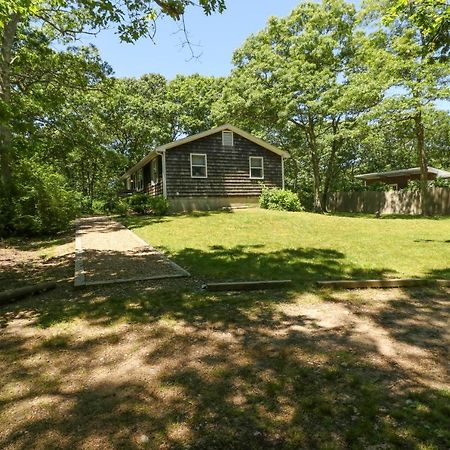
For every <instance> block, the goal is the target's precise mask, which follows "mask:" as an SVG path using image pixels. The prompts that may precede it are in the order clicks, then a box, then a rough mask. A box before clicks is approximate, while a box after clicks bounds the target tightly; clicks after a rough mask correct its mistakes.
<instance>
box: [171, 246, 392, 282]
mask: <svg viewBox="0 0 450 450" xmlns="http://www.w3.org/2000/svg"><path fill="white" fill-rule="evenodd" d="M264 247H265V246H264V245H263V244H255V245H237V246H235V247H232V248H226V247H223V246H220V245H214V246H211V247H209V250H208V251H202V250H199V249H194V248H186V249H183V250H182V251H180V252H178V253H176V254H174V255H173V259H174V260H175V261H176V262H177V263H178V264H180V265H181V266H182V267H184V268H186V269H187V270H188V271H190V272H191V273H192V274H195V275H196V276H198V277H200V278H202V279H204V280H208V281H212V280H214V281H246V280H249V281H253V280H273V279H292V280H293V282H294V284H295V286H296V287H301V286H302V285H308V284H309V285H310V284H311V283H314V282H315V281H318V280H331V279H342V278H356V279H365V278H374V277H376V278H385V277H387V276H390V275H393V274H395V272H394V271H392V270H389V269H364V268H360V267H356V266H355V265H353V264H351V263H350V262H349V261H347V260H346V257H345V255H344V253H342V252H339V251H337V250H333V249H324V248H297V249H289V248H286V249H282V250H279V251H274V252H265V251H264Z"/></svg>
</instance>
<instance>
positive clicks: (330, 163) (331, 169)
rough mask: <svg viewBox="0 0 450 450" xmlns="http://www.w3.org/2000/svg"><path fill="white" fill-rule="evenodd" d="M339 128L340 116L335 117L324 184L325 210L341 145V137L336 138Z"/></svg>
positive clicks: (324, 209)
mask: <svg viewBox="0 0 450 450" xmlns="http://www.w3.org/2000/svg"><path fill="white" fill-rule="evenodd" d="M338 128H339V118H337V119H333V142H332V144H331V153H330V158H329V160H328V167H327V172H326V174H325V180H324V185H323V193H322V197H321V199H322V209H323V211H324V212H326V211H327V203H328V196H329V194H330V187H331V180H332V178H333V176H334V167H335V164H334V163H335V161H336V155H337V152H338V150H339V148H340V147H341V139H339V138H336V134H337V132H338Z"/></svg>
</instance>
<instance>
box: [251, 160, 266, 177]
mask: <svg viewBox="0 0 450 450" xmlns="http://www.w3.org/2000/svg"><path fill="white" fill-rule="evenodd" d="M250 178H255V179H259V180H262V179H263V178H264V158H263V157H262V156H250Z"/></svg>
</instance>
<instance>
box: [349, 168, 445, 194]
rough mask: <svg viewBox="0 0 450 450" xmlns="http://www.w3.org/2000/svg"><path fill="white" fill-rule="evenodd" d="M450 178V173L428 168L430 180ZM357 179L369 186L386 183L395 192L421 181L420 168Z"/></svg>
mask: <svg viewBox="0 0 450 450" xmlns="http://www.w3.org/2000/svg"><path fill="white" fill-rule="evenodd" d="M438 177H439V178H450V172H447V171H446V170H441V169H435V168H434V167H428V180H430V181H431V180H435V179H436V178H438ZM355 178H357V179H359V180H363V181H365V183H366V184H367V185H371V184H375V183H380V182H381V183H385V184H388V185H389V186H391V188H392V189H393V190H397V189H403V188H405V187H406V186H407V185H408V182H409V181H412V180H420V168H419V167H412V168H410V169H400V170H392V171H389V172H373V173H364V174H362V175H357V176H356V177H355Z"/></svg>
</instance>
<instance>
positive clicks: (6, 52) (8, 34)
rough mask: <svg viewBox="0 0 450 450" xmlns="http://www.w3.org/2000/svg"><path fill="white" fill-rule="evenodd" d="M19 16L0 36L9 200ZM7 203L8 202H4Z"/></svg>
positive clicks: (1, 134) (1, 155) (1, 121)
mask: <svg viewBox="0 0 450 450" xmlns="http://www.w3.org/2000/svg"><path fill="white" fill-rule="evenodd" d="M18 23H19V15H18V14H12V15H11V17H10V20H9V21H8V22H6V24H5V26H4V29H3V34H2V36H1V45H2V46H1V49H0V101H1V102H2V110H3V113H2V115H1V116H0V165H1V186H2V190H3V195H5V198H6V200H9V199H10V198H11V196H12V194H13V193H14V185H13V179H12V167H11V166H12V130H11V123H10V122H11V121H10V116H11V61H12V47H13V44H14V40H15V36H16V32H17V25H18ZM6 203H7V204H8V203H9V202H8V201H7V202H6Z"/></svg>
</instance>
